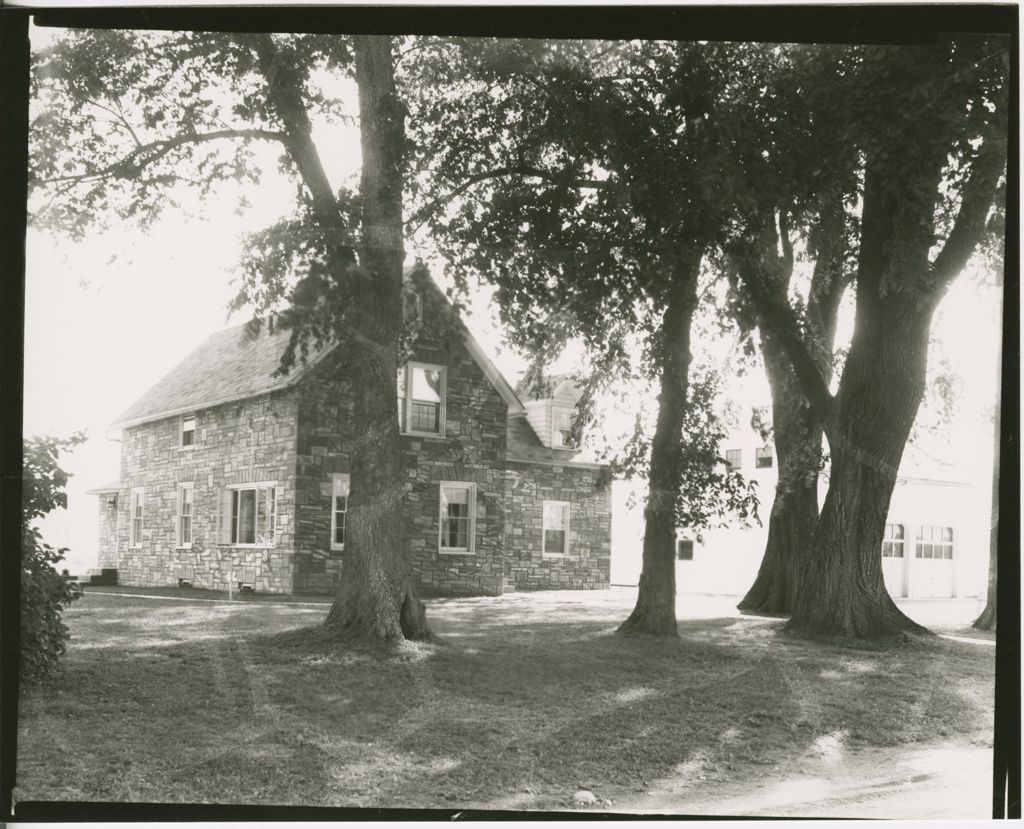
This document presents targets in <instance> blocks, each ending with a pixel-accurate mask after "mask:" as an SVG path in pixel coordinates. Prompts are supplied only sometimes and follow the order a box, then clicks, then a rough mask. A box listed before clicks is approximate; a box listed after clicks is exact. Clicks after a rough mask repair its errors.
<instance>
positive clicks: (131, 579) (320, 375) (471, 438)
mask: <svg viewBox="0 0 1024 829" xmlns="http://www.w3.org/2000/svg"><path fill="white" fill-rule="evenodd" d="M427 278H428V279H429V277H427ZM420 295H421V300H422V320H423V322H424V324H423V326H422V328H421V330H420V332H419V336H418V338H417V340H416V342H415V345H414V347H413V349H412V352H411V353H410V354H409V355H408V357H409V359H410V360H411V361H413V362H416V363H423V364H429V365H436V366H443V367H444V372H445V384H444V385H445V398H444V399H445V405H444V409H445V414H444V418H443V424H444V429H443V435H442V434H438V435H423V434H403V436H402V443H403V451H404V456H405V460H406V475H407V480H406V492H407V495H406V505H405V506H406V508H405V522H406V538H407V544H408V549H409V553H410V556H411V561H412V565H413V571H414V573H415V576H416V579H417V587H418V589H419V591H420V592H421V593H422V594H423V595H426V596H429V595H455V594H464V595H497V594H500V593H502V592H505V591H508V590H536V589H544V588H602V587H607V586H608V583H609V564H610V552H611V551H610V543H611V502H610V486H608V485H606V484H604V483H602V480H601V473H602V470H601V469H600V468H599V467H596V466H593V465H587V464H573V463H571V462H566V463H560V464H550V463H549V464H545V463H538V462H534V461H527V460H522V459H520V460H516V459H515V458H514V457H509V453H508V449H509V447H508V422H509V420H508V419H509V412H508V403H507V402H506V400H505V399H504V398H503V397H502V395H501V394H500V393H499V392H498V390H497V389H496V388H495V385H494V383H492V381H491V379H489V378H488V376H487V375H486V373H485V371H484V369H483V368H482V367H481V365H480V363H479V362H478V361H477V359H475V358H474V356H473V354H472V353H471V352H470V350H469V348H468V347H467V345H466V340H465V334H464V329H462V328H461V323H460V322H458V320H457V318H456V317H455V316H454V312H453V311H452V310H451V308H450V306H447V304H446V301H445V300H444V298H443V295H441V294H440V292H438V291H437V290H436V289H435V290H433V291H431V290H423V291H421V292H420ZM348 375H349V369H348V366H347V364H346V357H345V355H344V353H343V349H342V348H340V347H339V348H336V349H335V350H334V351H332V352H331V353H330V354H329V355H328V356H327V357H326V358H325V359H322V360H320V361H319V362H317V363H316V364H315V365H312V366H310V367H309V368H308V369H306V370H305V372H304V373H303V374H302V376H301V378H300V379H299V380H298V382H297V383H295V384H294V385H292V386H289V387H287V388H284V389H282V390H278V391H274V392H271V393H268V394H263V395H260V396H256V397H251V398H247V399H244V400H241V401H237V402H233V403H226V404H222V405H218V406H213V407H210V408H202V409H197V410H195V411H193V412H190V413H189V414H191V415H194V416H195V418H196V423H195V439H194V444H193V445H192V446H191V447H190V448H185V447H183V446H182V445H181V427H182V417H181V416H180V415H179V416H174V417H166V418H163V419H160V420H155V421H151V422H147V423H143V424H141V425H137V426H129V427H126V428H125V429H124V431H123V436H122V452H121V478H120V481H121V483H120V490H119V492H118V493H117V507H116V511H115V513H114V514H113V515H110V514H103V510H104V506H103V505H104V503H105V500H104V499H105V497H107V496H105V495H103V494H101V496H100V500H101V527H109V531H108V536H107V537H106V538H104V539H102V541H101V549H102V550H104V551H105V552H103V553H101V555H104V556H106V560H108V561H112V560H113V559H116V566H117V567H118V571H119V572H118V579H119V582H120V583H121V584H126V585H142V586H172V585H177V584H178V583H179V580H187V581H189V582H190V583H191V584H192V585H193V586H197V587H207V588H212V589H218V590H223V589H226V588H227V586H228V584H229V582H239V581H240V580H242V576H243V575H244V576H245V580H247V581H248V580H250V579H251V583H253V585H254V588H255V589H256V590H259V591H265V592H277V593H297V594H331V593H333V592H335V591H336V589H337V586H338V584H339V580H340V579H341V578H343V577H344V573H343V567H344V555H345V554H344V550H337V549H332V545H331V521H332V477H333V476H334V475H336V474H339V473H342V474H350V473H351V469H352V456H353V451H354V448H355V440H356V435H357V429H356V426H355V424H354V423H353V407H352V403H351V394H350V393H349V380H348ZM396 402H397V398H396ZM442 482H445V483H458V484H473V485H475V516H474V517H475V534H474V539H475V543H474V544H473V549H472V551H471V552H461V553H455V552H443V551H442V550H441V546H440V522H441V516H440V510H441V486H442ZM181 484H191V487H192V516H191V521H192V541H191V545H190V546H185V545H182V544H180V543H179V539H178V520H179V516H178V509H179V485H181ZM247 484H269V485H273V486H274V487H275V493H276V501H275V516H276V537H275V539H274V543H273V544H266V545H264V546H257V545H237V544H235V545H233V544H231V543H228V540H226V537H225V535H224V531H223V526H224V513H225V511H226V510H228V509H229V504H230V501H229V500H225V492H226V491H228V490H230V489H231V488H233V487H239V486H245V485H247ZM135 489H141V490H142V493H143V528H142V543H141V545H133V544H132V543H131V533H132V514H131V513H132V505H133V497H132V495H133V490H135ZM545 500H554V501H562V502H568V503H569V504H570V519H569V521H570V523H569V542H568V550H567V553H566V554H565V555H563V556H550V555H543V554H542V549H541V538H542V533H543V506H544V501H545ZM110 566H114V565H113V564H111V565H110Z"/></svg>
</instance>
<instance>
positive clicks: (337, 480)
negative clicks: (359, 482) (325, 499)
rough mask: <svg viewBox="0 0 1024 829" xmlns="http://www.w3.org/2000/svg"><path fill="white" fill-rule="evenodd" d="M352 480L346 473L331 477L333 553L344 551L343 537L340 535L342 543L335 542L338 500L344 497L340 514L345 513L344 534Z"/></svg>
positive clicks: (338, 473)
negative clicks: (343, 505) (343, 506)
mask: <svg viewBox="0 0 1024 829" xmlns="http://www.w3.org/2000/svg"><path fill="white" fill-rule="evenodd" d="M351 486H352V478H351V476H350V475H349V474H348V473H347V472H335V473H334V474H333V475H331V549H332V550H335V551H341V550H344V549H345V541H344V537H345V536H344V535H342V541H341V542H340V543H339V542H338V541H336V540H335V537H336V533H337V530H338V523H337V521H338V512H339V510H338V498H339V497H340V496H342V495H344V497H345V509H344V510H341V512H344V513H345V534H347V533H348V499H349V495H350V494H351ZM339 489H343V490H344V492H339V491H338V490H339Z"/></svg>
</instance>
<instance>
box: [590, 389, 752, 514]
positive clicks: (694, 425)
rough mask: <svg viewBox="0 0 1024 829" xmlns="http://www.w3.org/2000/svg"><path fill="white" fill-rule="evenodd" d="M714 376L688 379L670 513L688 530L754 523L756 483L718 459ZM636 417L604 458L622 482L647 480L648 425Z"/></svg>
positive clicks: (720, 432) (721, 434)
mask: <svg viewBox="0 0 1024 829" xmlns="http://www.w3.org/2000/svg"><path fill="white" fill-rule="evenodd" d="M718 383H719V378H718V377H717V376H716V375H715V374H714V373H712V372H702V373H700V374H699V375H698V376H695V377H691V380H690V387H689V400H688V401H687V406H686V409H685V418H684V422H683V430H682V438H681V440H680V445H679V453H678V455H677V456H676V457H677V463H678V469H677V470H676V474H677V476H678V480H679V481H680V482H681V486H680V489H679V491H678V492H677V493H675V497H674V506H673V510H674V513H675V520H676V525H677V526H679V527H687V528H689V529H693V530H697V531H700V530H710V529H715V528H718V527H724V526H729V525H731V524H732V523H734V522H735V521H736V520H737V519H738V520H739V522H740V523H741V524H743V525H751V524H753V523H757V524H760V523H761V520H760V516H759V513H758V508H759V506H760V502H759V499H758V491H757V482H756V481H753V480H750V479H748V478H746V477H744V476H743V475H742V474H741V473H739V472H736V471H732V470H730V469H729V467H728V465H727V464H726V461H725V458H724V457H722V450H721V446H722V442H723V441H724V440H725V439H726V438H727V437H728V432H727V430H726V428H725V425H724V423H723V421H722V420H721V418H719V417H718V416H717V415H716V414H715V408H716V406H715V402H716V396H717V391H718ZM646 421H647V417H646V416H645V413H643V412H641V413H638V414H637V416H636V425H635V429H634V432H633V435H632V436H631V437H630V438H629V439H628V440H627V441H626V442H625V445H624V446H623V447H622V449H621V450H620V451H618V452H612V453H609V454H608V455H607V456H606V458H605V460H608V461H609V462H610V464H611V467H612V470H613V473H614V474H617V475H620V476H622V477H624V478H626V479H631V478H640V479H644V478H646V477H647V476H648V470H649V469H650V462H651V426H650V424H649V423H648V422H646Z"/></svg>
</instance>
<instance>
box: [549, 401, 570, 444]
mask: <svg viewBox="0 0 1024 829" xmlns="http://www.w3.org/2000/svg"><path fill="white" fill-rule="evenodd" d="M572 420H573V418H572V412H567V411H565V410H558V409H556V410H555V411H554V412H553V413H552V418H551V421H552V422H551V445H552V446H555V447H562V448H566V449H572V448H575V443H573V440H572Z"/></svg>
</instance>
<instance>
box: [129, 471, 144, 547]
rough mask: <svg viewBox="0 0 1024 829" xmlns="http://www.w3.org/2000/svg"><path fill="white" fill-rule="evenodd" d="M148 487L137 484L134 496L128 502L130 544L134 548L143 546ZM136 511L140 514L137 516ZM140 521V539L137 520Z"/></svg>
mask: <svg viewBox="0 0 1024 829" xmlns="http://www.w3.org/2000/svg"><path fill="white" fill-rule="evenodd" d="M145 503H146V489H145V487H141V486H137V487H133V488H132V497H131V500H130V501H129V502H128V504H129V506H128V546H129V547H130V548H131V549H133V550H138V549H141V548H142V532H143V530H144V529H145V527H146V521H145ZM136 513H138V515H137V516H136ZM136 521H138V522H139V533H138V540H136V536H135V522H136Z"/></svg>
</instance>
